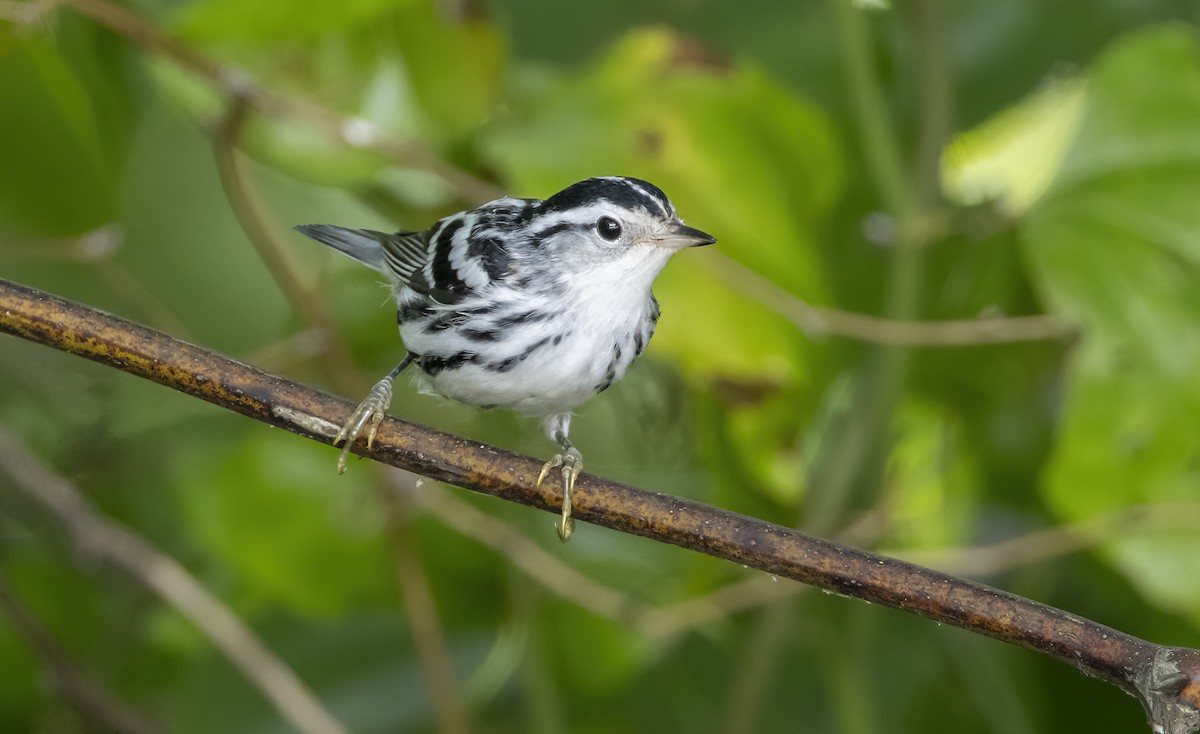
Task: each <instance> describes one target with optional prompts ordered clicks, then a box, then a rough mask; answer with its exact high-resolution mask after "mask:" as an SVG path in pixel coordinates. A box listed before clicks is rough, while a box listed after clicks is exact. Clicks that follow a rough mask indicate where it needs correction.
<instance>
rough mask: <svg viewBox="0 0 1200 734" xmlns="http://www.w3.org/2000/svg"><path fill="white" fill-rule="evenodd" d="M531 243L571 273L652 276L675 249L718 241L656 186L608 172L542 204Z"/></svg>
mask: <svg viewBox="0 0 1200 734" xmlns="http://www.w3.org/2000/svg"><path fill="white" fill-rule="evenodd" d="M530 242H531V243H532V245H533V247H534V248H536V249H537V250H538V251H540V252H542V253H544V256H547V257H553V258H554V259H555V261H556V263H560V264H561V266H562V267H563V268H564V269H565V270H567V271H570V272H575V273H595V272H597V271H608V272H611V273H614V274H616V273H618V272H627V273H644V274H647V275H649V277H650V279H651V280H652V279H653V277H654V276H655V275H657V274H658V271H659V270H660V269H661V268H662V266H663V265H664V264H666V261H667V259H668V258H669V257H670V256H671V255H672V254H673V253H675V252H676V251H678V250H681V249H683V248H685V247H696V246H699V245H711V244H712V243H714V242H716V239H715V238H713V237H712V236H711V235H708V234H706V233H704V232H701V231H700V230H698V229H695V228H694V227H689V226H687V225H686V224H684V223H683V220H681V219H680V218H679V216H678V215H677V214H676V213H675V207H674V206H673V205H672V204H671V202H670V200H669V199H667V196H666V194H664V193H663V192H662V190H661V189H659V188H658V187H657V186H655V185H654V184H652V183H648V182H646V181H642V180H640V179H636V178H625V177H620V176H605V177H602V178H589V179H587V180H585V181H580V182H579V183H577V184H573V185H571V186H568V187H567V188H565V189H563V190H562V191H560V192H558V193H557V194H555V195H554V196H551V197H550V198H549V199H546V200H545V201H544V202H542V203H541V205H540V206H539V207H538V208H537V212H536V214H535V215H534V216H533V218H532V219H531V221H530Z"/></svg>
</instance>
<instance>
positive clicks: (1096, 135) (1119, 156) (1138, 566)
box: [1023, 27, 1200, 613]
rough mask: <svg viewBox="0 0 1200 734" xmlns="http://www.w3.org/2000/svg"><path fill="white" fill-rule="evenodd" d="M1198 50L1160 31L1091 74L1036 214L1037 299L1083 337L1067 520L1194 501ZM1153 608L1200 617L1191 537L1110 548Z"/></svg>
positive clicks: (1199, 392)
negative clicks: (1069, 140)
mask: <svg viewBox="0 0 1200 734" xmlns="http://www.w3.org/2000/svg"><path fill="white" fill-rule="evenodd" d="M1196 191H1200V48H1198V47H1197V44H1196V40H1195V36H1194V34H1193V32H1192V31H1191V30H1190V29H1186V28H1183V27H1164V28H1160V29H1155V30H1152V31H1147V32H1143V33H1138V34H1134V35H1130V36H1129V37H1127V38H1125V39H1123V40H1122V41H1120V42H1119V43H1117V44H1115V45H1114V46H1113V47H1112V48H1111V49H1110V50H1109V51H1107V52H1106V53H1105V54H1104V55H1103V56H1102V57H1101V58H1100V59H1099V60H1098V61H1097V63H1096V65H1095V67H1094V68H1093V69H1092V70H1091V72H1090V73H1089V75H1088V82H1087V92H1086V102H1085V107H1084V112H1083V117H1082V120H1081V123H1080V127H1079V132H1078V135H1077V137H1076V139H1075V142H1074V144H1073V146H1072V147H1071V149H1070V151H1069V153H1068V154H1067V157H1066V160H1065V161H1064V163H1063V166H1062V169H1061V171H1060V172H1059V176H1058V178H1057V179H1056V181H1055V183H1054V184H1053V186H1052V187H1051V189H1050V191H1049V192H1048V193H1047V194H1046V196H1045V197H1043V199H1042V200H1041V201H1039V202H1038V204H1037V205H1036V206H1035V207H1034V208H1033V209H1032V211H1031V213H1030V220H1029V222H1028V224H1027V226H1026V227H1025V232H1024V242H1023V245H1024V249H1025V253H1026V256H1027V258H1028V261H1029V264H1030V269H1031V274H1032V275H1033V277H1034V279H1035V281H1036V283H1037V285H1038V287H1039V289H1040V291H1041V292H1042V294H1043V295H1044V297H1045V300H1046V301H1047V302H1048V303H1049V305H1050V306H1051V307H1052V308H1053V309H1054V310H1056V311H1058V312H1060V313H1062V314H1064V315H1066V316H1068V317H1070V318H1072V319H1074V320H1076V321H1078V322H1079V323H1081V324H1083V325H1084V327H1085V329H1086V334H1085V340H1084V343H1083V345H1082V346H1081V348H1080V353H1079V354H1078V355H1077V356H1076V359H1075V361H1074V363H1073V364H1072V365H1071V369H1070V372H1069V375H1068V376H1069V379H1070V381H1069V383H1068V391H1067V398H1066V405H1065V417H1064V419H1063V425H1062V428H1061V431H1060V440H1059V444H1058V446H1057V448H1056V450H1055V452H1054V454H1053V456H1052V458H1051V461H1050V465H1049V467H1048V469H1047V473H1046V476H1045V491H1046V492H1047V495H1048V498H1049V500H1050V502H1051V504H1052V505H1053V507H1054V508H1055V509H1056V510H1057V511H1058V512H1059V513H1060V514H1061V515H1062V516H1063V517H1065V518H1068V519H1078V518H1083V517H1088V516H1091V515H1094V514H1096V513H1101V512H1106V511H1112V510H1115V509H1117V508H1120V507H1124V506H1128V505H1132V504H1140V503H1148V502H1157V501H1166V500H1189V499H1190V500H1196V501H1200V445H1198V444H1197V443H1196V442H1195V440H1194V436H1195V427H1196V426H1197V425H1200V379H1197V376H1198V375H1200V330H1198V329H1197V328H1196V325H1197V324H1200V289H1198V288H1197V287H1196V284H1197V283H1198V282H1200V207H1198V206H1196V205H1195V192H1196ZM1107 540H1108V544H1107V545H1106V549H1107V550H1106V552H1107V553H1108V555H1109V556H1110V557H1111V558H1112V559H1113V561H1114V563H1115V564H1116V565H1117V566H1118V567H1119V568H1120V569H1121V570H1123V571H1124V572H1125V573H1126V574H1127V575H1128V577H1129V579H1130V581H1131V583H1133V584H1134V585H1136V586H1137V587H1138V588H1140V589H1141V590H1142V591H1143V592H1144V593H1145V594H1146V596H1147V598H1148V599H1150V600H1151V601H1153V602H1155V603H1157V604H1159V605H1161V606H1164V607H1168V608H1171V609H1190V610H1191V611H1192V612H1193V613H1195V612H1198V611H1200V576H1197V575H1196V574H1195V573H1192V572H1187V573H1184V572H1182V570H1181V564H1182V563H1184V561H1183V559H1188V558H1190V559H1192V560H1193V561H1194V559H1195V558H1196V557H1197V556H1198V555H1200V539H1197V538H1196V537H1195V536H1194V534H1191V535H1189V534H1183V533H1180V534H1175V535H1172V534H1169V533H1167V534H1159V535H1153V536H1149V535H1147V536H1143V537H1131V536H1129V535H1127V534H1126V535H1122V536H1121V537H1119V538H1108V539H1107Z"/></svg>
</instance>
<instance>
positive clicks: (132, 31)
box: [62, 0, 502, 203]
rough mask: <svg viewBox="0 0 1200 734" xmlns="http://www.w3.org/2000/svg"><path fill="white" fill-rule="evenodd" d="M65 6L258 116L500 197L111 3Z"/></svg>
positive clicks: (482, 196) (473, 196)
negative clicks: (295, 123)
mask: <svg viewBox="0 0 1200 734" xmlns="http://www.w3.org/2000/svg"><path fill="white" fill-rule="evenodd" d="M62 2H63V4H65V5H70V6H71V7H73V8H75V9H76V10H78V11H79V12H81V13H83V14H84V15H86V16H88V17H89V18H91V19H92V20H94V21H96V22H97V23H99V24H101V25H103V26H104V27H106V28H108V29H109V30H111V31H113V32H114V33H117V34H118V35H121V36H124V37H125V38H127V39H129V40H130V41H131V42H132V43H134V44H136V45H137V46H139V47H141V48H142V49H143V50H145V51H147V52H150V53H153V54H156V55H158V56H162V57H164V58H167V59H170V60H171V61H173V62H175V63H176V64H178V65H179V66H181V67H183V68H184V69H186V70H188V71H190V72H191V73H193V74H196V75H197V76H199V77H200V78H202V79H204V80H205V81H207V82H208V83H209V84H211V85H212V86H214V87H216V88H217V89H220V90H222V91H224V92H227V93H229V94H231V95H233V96H241V97H244V98H245V99H246V101H247V103H248V104H249V105H250V106H252V107H253V108H254V109H255V110H256V111H257V112H259V113H260V114H263V115H266V116H268V117H280V118H290V119H300V120H303V121H304V122H305V123H307V124H308V125H310V126H311V127H312V128H313V129H315V130H318V131H319V132H321V133H322V134H324V135H325V136H326V137H328V138H329V139H330V140H333V141H334V142H337V143H340V144H343V145H346V146H349V147H352V148H359V149H363V150H371V151H374V152H376V153H378V154H380V155H382V156H385V157H387V158H389V159H391V160H393V161H395V162H396V163H398V164H400V165H403V166H407V167H412V168H418V169H421V170H424V171H428V172H430V173H433V174H434V175H436V176H438V177H439V178H441V179H442V180H444V181H445V182H446V183H448V184H450V186H451V187H452V188H453V189H454V190H455V191H457V192H458V193H459V194H460V195H462V196H463V197H464V198H466V199H467V200H468V201H475V202H479V203H482V202H484V201H489V200H491V199H495V198H497V197H498V196H501V195H502V192H501V191H500V190H499V189H498V188H497V187H496V186H495V185H494V184H492V183H490V182H488V181H484V180H483V179H480V178H478V177H476V176H473V175H471V174H470V173H467V172H466V171H463V170H462V169H460V168H456V167H454V166H452V165H450V164H449V163H446V162H445V161H444V160H441V159H440V158H438V157H437V156H436V155H434V154H433V153H432V152H430V151H429V150H428V149H426V148H425V147H424V146H423V145H422V144H420V143H419V142H417V141H414V140H400V139H398V138H396V137H394V136H392V135H390V134H388V133H387V132H386V131H384V130H382V129H381V128H379V127H378V126H377V125H375V124H373V123H371V122H369V121H367V120H365V119H362V118H350V117H344V116H342V115H339V114H337V113H335V112H332V111H330V110H329V109H326V108H325V107H322V106H320V105H318V104H314V103H312V102H309V101H307V100H302V99H298V98H294V97H287V96H284V95H281V94H279V93H277V92H275V91H273V90H270V89H268V88H266V87H264V86H263V85H261V84H259V83H258V82H256V81H255V80H254V77H253V75H252V74H250V73H249V72H248V71H246V70H244V69H238V68H235V67H226V66H222V65H221V64H219V63H217V62H216V61H213V60H212V59H210V58H208V57H207V56H205V55H204V54H202V53H200V52H198V51H196V50H195V49H193V48H191V47H190V46H188V45H187V44H185V43H183V42H182V41H180V40H179V39H177V38H173V37H171V36H168V35H167V34H165V33H163V32H162V31H161V30H159V29H158V28H157V27H155V26H154V25H153V24H151V23H148V22H146V21H145V20H144V19H143V18H142V17H141V16H139V15H137V14H136V13H134V12H132V11H130V10H128V9H126V8H123V7H121V6H120V5H116V4H114V3H111V2H109V0H62Z"/></svg>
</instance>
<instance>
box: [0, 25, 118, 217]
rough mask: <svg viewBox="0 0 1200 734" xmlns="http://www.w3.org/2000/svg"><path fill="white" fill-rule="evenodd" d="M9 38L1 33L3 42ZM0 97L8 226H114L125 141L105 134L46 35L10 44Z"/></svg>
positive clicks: (1, 177) (5, 48)
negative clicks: (119, 153)
mask: <svg viewBox="0 0 1200 734" xmlns="http://www.w3.org/2000/svg"><path fill="white" fill-rule="evenodd" d="M9 33H11V30H9V29H4V28H2V27H0V37H2V36H6V35H8V34H9ZM0 98H3V99H5V100H8V102H7V103H5V104H3V105H0V161H3V163H2V164H0V226H3V225H8V226H10V227H13V228H19V229H23V230H28V231H32V232H35V233H37V234H43V235H52V236H63V235H73V234H79V233H82V232H86V231H89V230H92V229H95V228H97V227H99V226H101V225H103V224H105V223H106V222H108V221H110V220H111V218H112V217H113V214H114V212H115V209H116V196H115V192H116V188H115V186H114V185H113V184H114V178H115V177H116V174H117V173H118V172H119V170H118V168H117V166H116V164H115V161H114V158H115V157H116V156H115V153H114V151H113V150H112V148H111V146H112V144H113V143H114V142H115V141H114V140H112V138H113V137H118V136H116V135H115V133H114V131H111V130H106V129H103V128H102V126H101V124H100V122H99V121H98V119H97V115H96V111H95V110H94V108H93V101H92V99H91V97H90V96H89V93H88V89H87V87H86V86H85V85H84V84H83V82H82V81H81V79H80V78H79V77H78V76H77V75H76V74H75V72H74V71H73V70H72V69H71V67H70V66H69V65H68V64H67V62H66V61H65V60H64V59H63V57H62V56H61V55H60V53H59V51H58V49H57V48H56V47H55V46H54V45H53V44H52V43H50V42H49V41H48V40H46V39H44V38H39V37H32V36H30V37H15V36H14V37H11V38H8V39H5V42H3V43H2V44H0ZM18 101H19V102H18Z"/></svg>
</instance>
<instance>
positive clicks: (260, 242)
mask: <svg viewBox="0 0 1200 734" xmlns="http://www.w3.org/2000/svg"><path fill="white" fill-rule="evenodd" d="M249 112H250V110H249V107H248V105H247V98H246V97H244V96H237V97H234V98H233V99H232V100H231V107H230V109H229V111H228V114H227V115H226V116H225V119H224V120H223V121H222V123H221V125H220V126H219V127H218V129H217V130H216V131H215V134H214V135H213V155H214V158H215V159H216V163H217V170H218V172H219V173H220V178H221V183H222V186H223V187H224V190H225V195H226V198H227V199H228V201H229V204H230V206H231V207H232V209H233V210H234V212H235V214H236V215H237V219H238V222H239V223H241V225H242V230H243V231H244V232H245V233H246V236H247V238H249V239H250V241H251V243H252V244H253V245H254V248H255V250H257V252H258V254H259V257H260V258H261V259H262V260H263V262H264V263H265V264H266V266H267V269H268V270H269V271H270V273H271V276H272V277H273V278H274V279H275V282H276V283H277V284H278V285H279V287H280V290H281V291H282V292H283V294H284V296H285V297H286V298H287V300H288V302H289V303H290V304H291V306H292V309H293V310H294V311H295V312H296V313H297V314H299V315H300V317H301V319H302V320H303V321H304V322H305V324H307V325H308V327H309V330H310V331H315V332H317V333H319V334H320V335H321V340H322V342H323V346H324V348H323V349H321V351H320V355H319V356H320V361H321V364H322V366H323V367H324V370H325V372H326V373H327V374H328V376H329V377H330V378H331V379H332V381H333V384H334V386H335V387H336V389H337V390H338V391H339V392H341V393H351V394H362V393H363V392H365V390H366V386H365V385H364V384H363V381H362V379H361V377H360V376H359V374H358V372H357V371H356V370H355V369H354V365H353V363H352V360H351V357H350V350H349V348H348V347H347V346H346V343H345V340H344V339H342V338H341V336H340V335H339V333H338V331H337V329H336V328H335V327H334V324H333V318H332V316H331V315H330V313H329V309H328V306H327V303H326V300H325V298H324V296H323V294H322V293H321V292H320V291H319V289H316V288H314V287H312V285H311V283H309V282H308V281H307V280H306V279H305V278H304V277H303V276H302V275H301V274H300V272H299V270H298V269H297V268H296V267H295V265H294V263H293V259H292V257H291V256H290V254H289V251H288V248H287V246H286V243H285V242H284V239H283V238H284V235H283V231H282V228H281V227H280V226H279V225H278V223H277V222H276V221H275V220H274V218H273V217H272V216H271V215H270V212H269V210H268V208H267V206H266V204H265V203H264V202H263V197H262V196H261V195H260V194H259V192H258V189H257V187H256V186H255V184H254V181H253V178H252V177H251V176H250V174H249V171H247V170H246V167H245V165H244V160H243V158H242V155H241V153H240V152H239V151H238V148H237V144H238V140H239V137H240V134H241V131H242V128H243V126H244V123H245V121H246V116H247V115H248V114H249ZM374 481H375V484H376V487H375V489H376V494H378V495H379V497H380V499H381V501H382V503H383V505H384V507H385V509H386V511H387V514H388V523H387V535H388V540H389V543H390V546H391V549H392V561H393V568H394V569H395V571H396V580H397V582H398V583H399V585H400V588H401V589H402V590H403V593H402V595H401V599H402V602H403V606H404V612H405V615H406V618H407V620H408V626H409V629H410V631H411V634H412V638H413V643H414V646H415V647H416V650H417V660H418V662H419V663H420V665H421V670H422V673H423V674H424V678H425V681H426V683H427V684H428V686H429V693H430V700H431V703H432V708H433V712H434V717H435V719H436V720H437V723H438V730H439V731H440V732H442V734H466V733H467V732H469V731H470V723H469V717H468V715H467V708H466V702H465V700H464V699H463V696H462V691H461V690H460V688H459V684H458V678H457V676H456V675H455V672H454V661H453V660H452V659H451V657H450V651H449V649H448V648H447V647H446V641H445V637H446V636H445V633H444V632H443V630H442V624H441V620H440V618H439V617H438V613H437V605H436V603H435V602H434V600H433V592H432V590H431V589H430V585H429V579H428V578H427V577H426V574H425V570H424V567H423V565H422V563H421V559H420V557H419V554H418V549H417V547H416V545H415V544H414V543H413V541H412V538H411V537H409V536H410V530H411V528H410V523H409V522H408V517H407V513H406V512H405V509H404V507H403V506H402V498H400V497H399V496H397V495H395V494H393V493H391V492H389V491H387V488H386V487H385V486H384V485H383V481H382V479H381V478H380V477H378V476H375V477H374Z"/></svg>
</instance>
